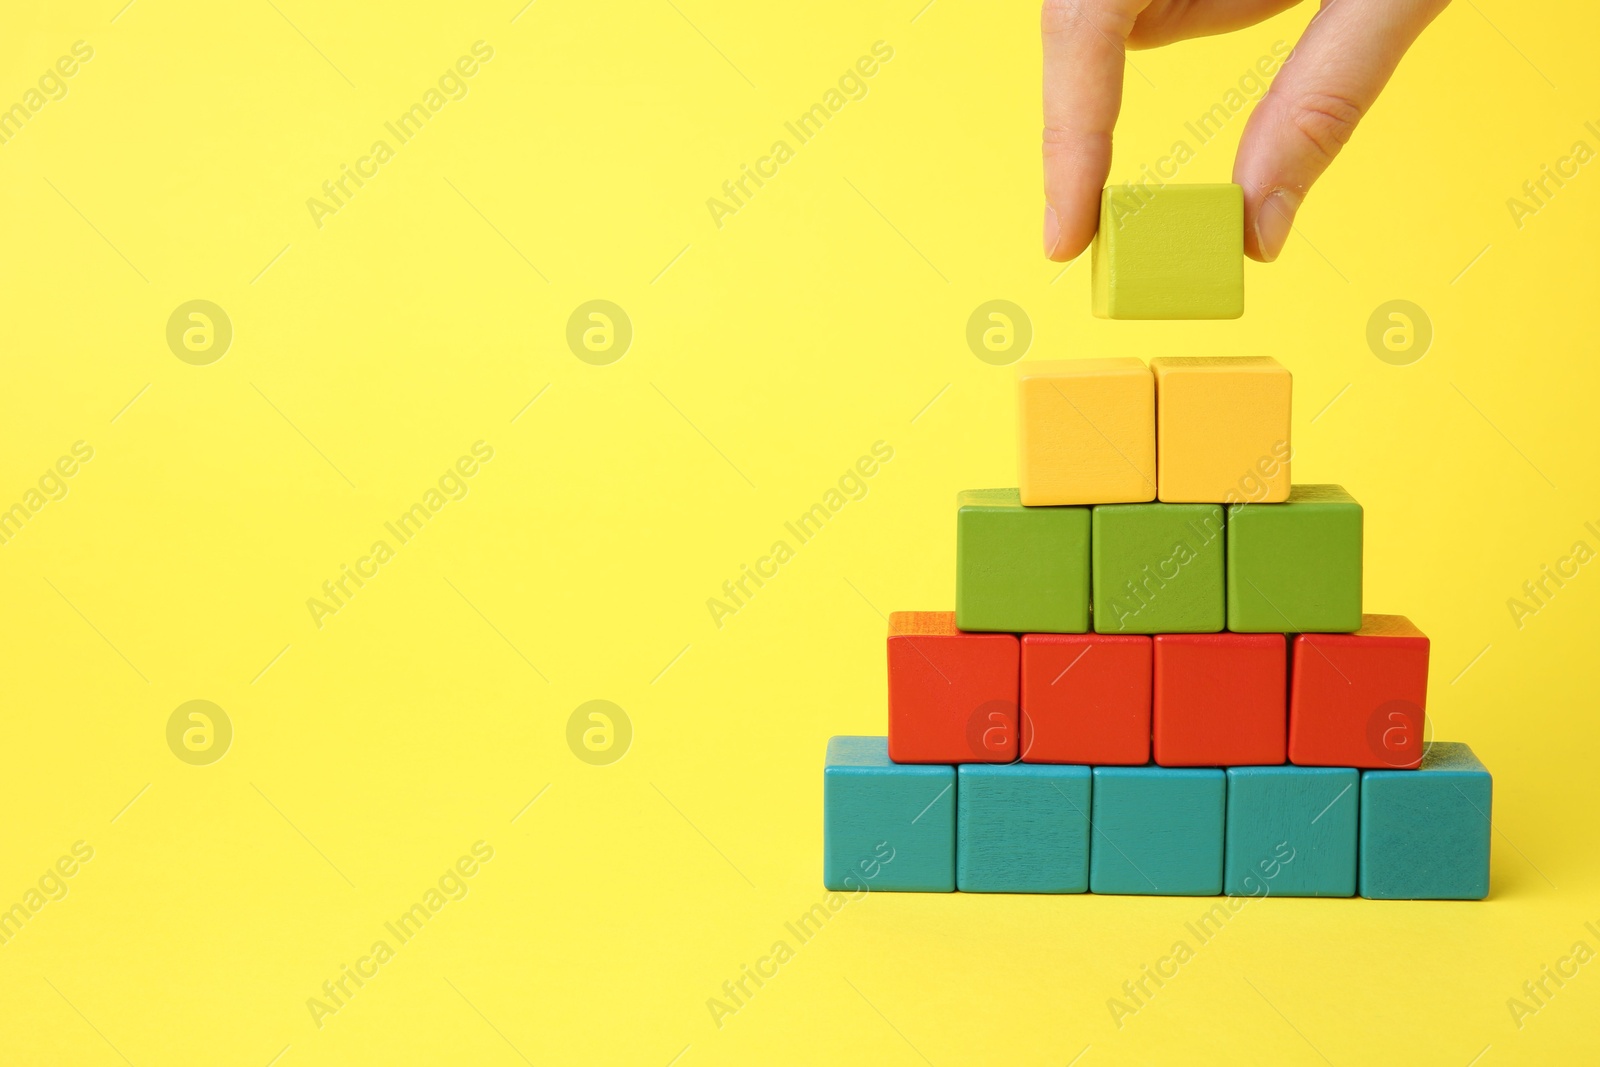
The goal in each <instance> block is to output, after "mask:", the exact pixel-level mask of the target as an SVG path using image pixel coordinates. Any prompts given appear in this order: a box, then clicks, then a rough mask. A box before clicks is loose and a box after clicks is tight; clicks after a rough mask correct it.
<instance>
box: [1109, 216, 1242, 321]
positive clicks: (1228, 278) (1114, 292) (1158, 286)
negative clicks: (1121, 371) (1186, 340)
mask: <svg viewBox="0 0 1600 1067" xmlns="http://www.w3.org/2000/svg"><path fill="white" fill-rule="evenodd" d="M1090 272H1091V279H1090V285H1091V288H1092V289H1093V290H1094V313H1095V314H1096V315H1098V316H1099V317H1100V318H1103V319H1236V318H1238V317H1239V316H1240V315H1243V314H1244V190H1243V189H1241V188H1240V187H1239V186H1237V185H1163V186H1159V187H1157V188H1151V187H1150V186H1149V185H1147V184H1146V185H1124V186H1122V187H1120V188H1109V189H1105V190H1103V191H1102V192H1101V194H1100V226H1099V229H1097V230H1096V231H1095V236H1094V246H1093V252H1092V258H1091V260H1090Z"/></svg>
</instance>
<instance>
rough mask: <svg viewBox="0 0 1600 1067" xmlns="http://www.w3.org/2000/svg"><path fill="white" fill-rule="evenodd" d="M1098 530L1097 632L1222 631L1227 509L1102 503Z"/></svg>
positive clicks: (1095, 568)
mask: <svg viewBox="0 0 1600 1067" xmlns="http://www.w3.org/2000/svg"><path fill="white" fill-rule="evenodd" d="M1093 526H1094V533H1093V537H1092V543H1093V551H1092V553H1091V554H1092V556H1093V564H1092V568H1091V569H1092V571H1093V574H1094V628H1095V632H1096V633H1102V634H1204V633H1216V632H1218V631H1219V630H1221V629H1222V624H1223V621H1224V618H1223V616H1224V612H1223V599H1222V589H1223V586H1222V563H1223V521H1222V506H1221V505H1220V504H1100V505H1097V506H1096V507H1095V509H1094V523H1093Z"/></svg>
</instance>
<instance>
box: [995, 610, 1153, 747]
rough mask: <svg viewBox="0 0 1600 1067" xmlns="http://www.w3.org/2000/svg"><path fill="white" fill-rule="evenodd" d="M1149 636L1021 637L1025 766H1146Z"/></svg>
mask: <svg viewBox="0 0 1600 1067" xmlns="http://www.w3.org/2000/svg"><path fill="white" fill-rule="evenodd" d="M1150 664H1151V649H1150V638H1148V637H1146V636H1143V635H1138V634H1023V635H1022V761H1023V762H1024V763H1103V764H1131V765H1143V764H1146V763H1148V762H1150V683H1151V667H1150Z"/></svg>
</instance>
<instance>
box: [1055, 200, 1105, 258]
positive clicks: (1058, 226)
mask: <svg viewBox="0 0 1600 1067" xmlns="http://www.w3.org/2000/svg"><path fill="white" fill-rule="evenodd" d="M1093 240H1094V218H1093V217H1092V216H1090V217H1088V219H1087V221H1086V220H1085V217H1084V215H1083V213H1082V212H1081V211H1079V212H1074V211H1065V212H1061V211H1057V210H1056V208H1055V205H1054V204H1051V203H1048V202H1047V203H1046V204H1045V207H1044V254H1045V258H1046V259H1050V260H1054V261H1055V262H1057V263H1065V262H1067V261H1068V260H1073V259H1077V258H1078V257H1079V256H1081V255H1082V254H1083V251H1084V249H1086V248H1088V247H1089V243H1090V242H1091V241H1093Z"/></svg>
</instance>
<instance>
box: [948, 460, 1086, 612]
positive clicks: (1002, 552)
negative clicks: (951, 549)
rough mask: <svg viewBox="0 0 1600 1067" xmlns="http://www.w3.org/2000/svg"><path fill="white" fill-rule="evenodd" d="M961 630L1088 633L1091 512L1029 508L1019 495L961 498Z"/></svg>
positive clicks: (985, 492)
mask: <svg viewBox="0 0 1600 1067" xmlns="http://www.w3.org/2000/svg"><path fill="white" fill-rule="evenodd" d="M956 505H957V507H956V627H957V628H958V629H961V630H998V631H1003V632H1010V633H1057V634H1081V633H1083V632H1085V631H1086V630H1088V629H1089V509H1088V508H1072V507H1050V508H1025V507H1023V506H1022V502H1021V498H1020V497H1019V495H1018V493H1017V491H1016V490H1015V489H970V490H968V491H967V492H964V493H962V494H961V495H960V496H958V497H957V498H956Z"/></svg>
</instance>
